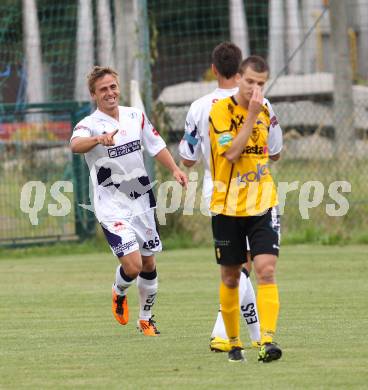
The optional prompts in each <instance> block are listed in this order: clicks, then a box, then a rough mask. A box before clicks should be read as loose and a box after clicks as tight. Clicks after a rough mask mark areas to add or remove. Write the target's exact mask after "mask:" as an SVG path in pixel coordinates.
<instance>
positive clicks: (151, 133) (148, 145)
mask: <svg viewBox="0 0 368 390" xmlns="http://www.w3.org/2000/svg"><path fill="white" fill-rule="evenodd" d="M141 115H142V116H141V118H142V121H141V128H142V140H143V146H144V149H145V150H146V151H147V152H148V154H149V155H150V156H151V157H154V156H156V155H157V154H158V153H159V152H160V151H161V150H162V149H164V148H165V147H166V143H165V141H164V140H163V139H162V137H161V136H160V134H159V133H158V131H157V130H156V129H155V128H154V127H153V125H152V123H151V122H150V121H149V119H148V118H147V117H146V115H145V114H144V113H143V112H141Z"/></svg>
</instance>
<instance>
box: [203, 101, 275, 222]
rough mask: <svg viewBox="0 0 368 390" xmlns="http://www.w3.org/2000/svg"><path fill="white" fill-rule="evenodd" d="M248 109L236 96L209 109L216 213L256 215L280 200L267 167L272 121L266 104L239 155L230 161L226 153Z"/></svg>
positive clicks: (212, 204) (212, 200)
mask: <svg viewBox="0 0 368 390" xmlns="http://www.w3.org/2000/svg"><path fill="white" fill-rule="evenodd" d="M247 113H248V111H247V109H245V108H244V107H242V106H240V105H239V104H238V103H237V101H236V100H235V98H234V96H231V97H228V98H226V99H223V100H220V101H218V102H217V103H215V104H214V105H213V106H212V109H211V112H210V117H209V121H210V143H211V175H212V180H213V181H214V190H213V194H212V199H211V206H210V209H211V211H212V212H213V213H216V214H224V215H232V216H251V215H257V214H260V213H262V212H264V211H265V210H267V209H269V208H270V207H273V206H275V205H277V203H278V200H277V191H276V188H275V184H274V182H273V179H272V176H271V174H270V171H269V168H268V137H269V131H272V128H273V124H271V118H270V113H269V110H268V108H267V106H266V105H263V110H262V111H261V112H260V114H259V115H258V118H257V120H256V123H255V124H254V126H253V131H252V134H251V136H250V137H249V140H248V142H247V144H246V145H244V150H243V152H242V153H241V155H240V157H239V159H238V160H237V161H236V162H235V163H231V162H229V161H228V160H227V159H226V158H225V156H224V153H225V152H226V150H228V149H229V148H230V146H231V144H232V141H233V139H234V138H235V137H236V135H237V134H238V131H239V130H240V128H241V127H242V125H243V124H244V122H245V119H246V117H247ZM275 120H276V118H275Z"/></svg>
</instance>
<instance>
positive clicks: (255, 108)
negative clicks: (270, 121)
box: [248, 85, 263, 116]
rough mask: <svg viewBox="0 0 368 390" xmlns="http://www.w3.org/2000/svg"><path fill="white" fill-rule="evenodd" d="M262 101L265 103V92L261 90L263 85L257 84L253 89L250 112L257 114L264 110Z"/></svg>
mask: <svg viewBox="0 0 368 390" xmlns="http://www.w3.org/2000/svg"><path fill="white" fill-rule="evenodd" d="M262 103H263V93H262V90H261V87H260V86H259V85H255V87H254V89H253V94H252V97H251V99H250V102H249V108H248V110H249V112H250V113H252V114H254V115H257V116H258V114H259V113H260V112H261V110H262Z"/></svg>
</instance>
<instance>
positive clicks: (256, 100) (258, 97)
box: [224, 86, 263, 163]
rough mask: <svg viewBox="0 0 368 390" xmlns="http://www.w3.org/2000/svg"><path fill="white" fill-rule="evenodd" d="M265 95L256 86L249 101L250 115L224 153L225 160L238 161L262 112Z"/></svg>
mask: <svg viewBox="0 0 368 390" xmlns="http://www.w3.org/2000/svg"><path fill="white" fill-rule="evenodd" d="M262 103H263V94H262V91H261V88H259V87H258V86H256V87H255V88H254V90H253V95H252V98H251V99H250V101H249V107H248V115H247V117H246V119H245V121H244V124H243V126H242V127H241V128H240V130H239V133H238V134H237V136H236V137H235V138H234V140H233V142H232V144H231V146H230V147H229V149H228V150H226V152H225V153H224V156H225V158H226V159H227V160H228V161H229V162H231V163H234V162H236V161H237V160H238V158H239V157H240V155H241V153H242V152H243V150H244V147H245V145H246V144H247V142H248V139H249V137H250V135H251V134H252V130H253V126H254V123H255V122H256V120H257V117H258V115H259V113H260V112H261V110H262Z"/></svg>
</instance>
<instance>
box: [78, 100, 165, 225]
mask: <svg viewBox="0 0 368 390" xmlns="http://www.w3.org/2000/svg"><path fill="white" fill-rule="evenodd" d="M117 129H118V130H119V131H118V132H117V133H116V135H115V136H114V141H115V145H114V146H109V147H106V146H103V145H97V146H95V147H94V148H92V149H91V150H90V151H89V152H87V153H85V154H84V156H85V159H86V162H87V165H88V168H89V171H90V176H91V181H92V184H93V203H94V204H93V205H94V209H95V214H96V217H97V219H98V220H99V221H100V222H102V221H103V222H107V221H116V220H119V219H121V218H130V217H132V216H135V215H139V214H142V213H144V212H146V211H147V210H149V209H151V208H154V207H156V201H155V198H154V195H153V191H152V185H151V183H150V180H149V177H148V174H147V171H146V169H145V166H144V160H143V153H142V148H143V147H144V149H145V150H146V151H147V152H148V153H149V155H150V156H155V155H156V154H157V153H159V152H160V151H161V150H162V149H163V148H165V147H166V144H165V142H164V140H163V139H162V138H161V137H160V135H159V134H158V132H157V131H156V130H155V129H154V127H153V126H152V124H151V123H150V121H149V120H148V119H147V117H146V116H145V115H144V113H143V112H142V111H141V110H139V109H137V108H133V107H123V106H119V121H117V120H116V119H114V118H112V117H111V116H109V115H107V114H104V113H103V112H101V111H100V110H96V111H95V112H94V113H92V114H91V115H89V116H87V117H86V118H84V119H83V120H81V121H80V122H79V123H78V124H77V125H76V126H75V128H74V131H73V135H72V137H71V139H73V138H75V137H94V136H98V135H101V134H104V133H110V132H112V131H114V130H117Z"/></svg>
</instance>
